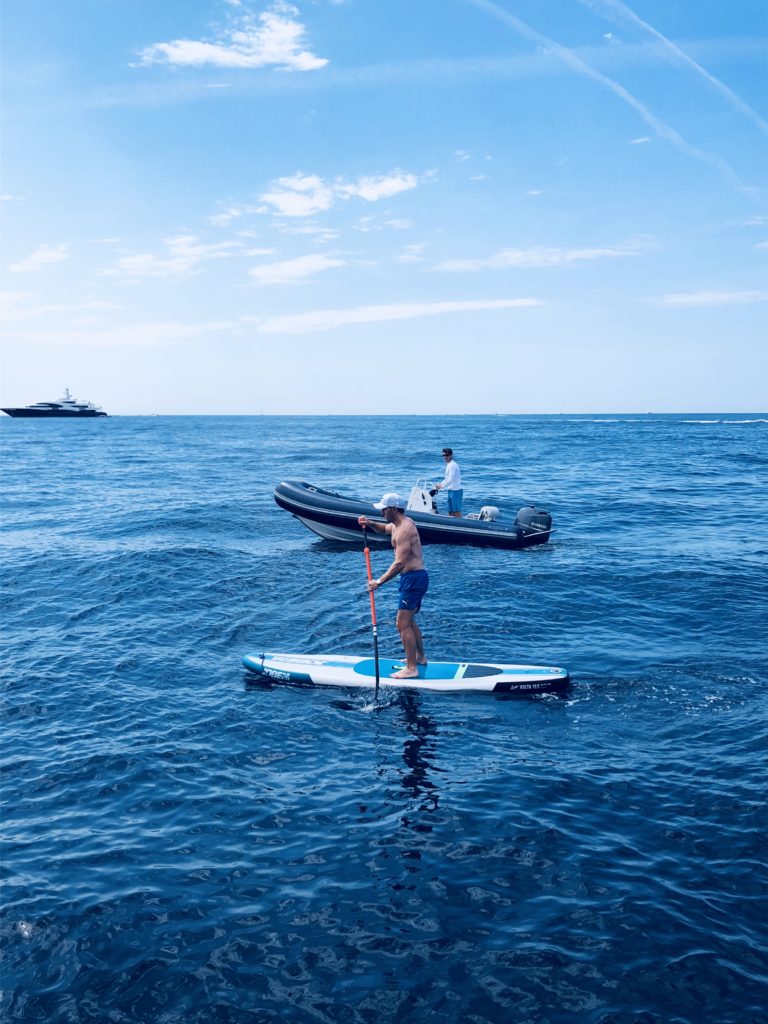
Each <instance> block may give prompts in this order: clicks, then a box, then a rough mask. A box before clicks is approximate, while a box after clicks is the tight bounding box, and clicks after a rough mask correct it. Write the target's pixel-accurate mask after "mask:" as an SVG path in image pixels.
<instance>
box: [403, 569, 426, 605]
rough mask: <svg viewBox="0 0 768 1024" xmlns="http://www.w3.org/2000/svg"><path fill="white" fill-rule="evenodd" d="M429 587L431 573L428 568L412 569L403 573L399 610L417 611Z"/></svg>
mask: <svg viewBox="0 0 768 1024" xmlns="http://www.w3.org/2000/svg"><path fill="white" fill-rule="evenodd" d="M428 589H429V575H428V573H427V570H426V569H411V571H410V572H404V573H401V574H400V601H399V603H398V606H397V607H398V610H401V611H404V612H417V611H418V610H419V609H420V608H421V599H422V598H423V597H424V595H425V594H426V592H427V590H428Z"/></svg>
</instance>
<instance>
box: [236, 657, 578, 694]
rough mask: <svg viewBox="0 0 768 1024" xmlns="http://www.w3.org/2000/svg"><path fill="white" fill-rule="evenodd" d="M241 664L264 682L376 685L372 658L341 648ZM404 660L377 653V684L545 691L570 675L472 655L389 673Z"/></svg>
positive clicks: (562, 684) (560, 670)
mask: <svg viewBox="0 0 768 1024" xmlns="http://www.w3.org/2000/svg"><path fill="white" fill-rule="evenodd" d="M243 664H244V665H245V667H246V668H247V669H249V670H250V671H251V672H253V673H254V674H255V675H257V676H260V677H261V678H262V679H263V680H264V681H265V682H272V683H287V684H290V685H294V686H375V685H376V665H375V662H374V659H373V658H356V657H352V656H350V655H345V654H327V655H326V654H269V653H265V654H246V656H245V657H244V658H243ZM404 667H405V666H404V662H402V661H393V660H392V659H391V658H379V685H380V686H381V687H382V688H384V689H402V688H404V687H407V688H409V689H417V690H439V691H442V692H459V693H461V692H469V691H476V692H477V691H480V692H484V693H546V692H552V691H556V690H563V689H565V688H566V687H567V686H568V684H569V682H570V680H569V677H568V672H567V670H566V669H564V668H551V667H549V666H546V665H501V664H497V663H484V664H476V663H475V662H471V661H431V662H430V663H429V664H428V665H425V666H420V667H419V676H418V679H393V678H392V674H393V673H394V672H399V671H400V670H401V669H402V668H404Z"/></svg>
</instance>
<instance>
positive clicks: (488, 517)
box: [275, 480, 552, 548]
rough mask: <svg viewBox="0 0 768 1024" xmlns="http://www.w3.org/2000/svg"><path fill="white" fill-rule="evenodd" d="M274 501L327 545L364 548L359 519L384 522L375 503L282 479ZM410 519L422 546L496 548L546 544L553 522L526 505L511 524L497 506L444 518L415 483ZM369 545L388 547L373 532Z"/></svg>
mask: <svg viewBox="0 0 768 1024" xmlns="http://www.w3.org/2000/svg"><path fill="white" fill-rule="evenodd" d="M275 501H276V502H277V504H278V505H279V506H280V508H283V509H285V510H286V512H290V513H291V514H292V515H294V516H295V517H296V518H297V519H298V520H299V521H300V522H302V523H303V524H304V525H305V526H306V527H307V529H309V530H312V532H313V533H316V534H317V535H318V537H322V538H323V539H324V540H334V541H341V542H353V543H358V544H359V543H360V542H361V540H362V529H361V527H360V525H359V523H358V521H357V519H358V516H362V515H364V516H367V517H368V518H369V519H371V520H372V521H374V522H377V523H383V522H384V521H385V520H384V517H383V515H382V513H381V512H380V511H379V510H378V509H376V508H374V506H373V503H372V502H369V501H362V500H361V499H360V498H346V497H344V496H343V495H341V494H336V493H335V492H334V491H324V490H322V488H320V487H313V486H312V485H311V484H307V483H303V482H301V481H298V480H284V481H283V482H282V483H281V484H278V486H277V487H276V488H275ZM406 515H408V516H410V518H411V519H413V521H414V523H416V526H417V527H418V530H419V536H420V537H421V541H422V543H423V544H473V545H476V546H479V547H492V548H528V547H533V546H534V545H535V544H546V542H547V541H548V540H549V538H550V535H551V533H552V517H551V516H550V514H549V512H546V511H545V510H544V509H540V508H536V507H535V506H533V505H527V506H525V507H524V508H521V509H520V510H519V512H518V513H517V515H516V516H515V519H514V521H513V522H510V523H505V522H500V521H499V516H500V512H499V509H498V508H496V507H495V506H494V505H485V506H483V508H481V509H480V511H479V512H478V513H474V514H472V515H468V516H462V517H461V518H460V519H459V518H456V517H453V516H444V515H440V514H439V513H438V511H437V506H436V504H435V501H434V494H432V493H430V485H429V484H427V483H426V482H417V483H416V485H415V486H414V487H413V488H412V489H411V494H410V497H409V499H408V507H407V509H406ZM368 540H369V542H370V543H379V544H389V543H390V540H389V537H388V536H387V535H386V534H380V533H377V532H376V531H375V530H372V531H370V532H369V533H368Z"/></svg>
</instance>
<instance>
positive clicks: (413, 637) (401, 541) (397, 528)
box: [357, 493, 429, 679]
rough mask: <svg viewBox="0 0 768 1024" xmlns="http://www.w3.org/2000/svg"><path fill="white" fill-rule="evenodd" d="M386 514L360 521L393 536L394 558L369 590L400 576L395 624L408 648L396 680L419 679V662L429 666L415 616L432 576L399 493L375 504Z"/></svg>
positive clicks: (404, 645)
mask: <svg viewBox="0 0 768 1024" xmlns="http://www.w3.org/2000/svg"><path fill="white" fill-rule="evenodd" d="M374 508H380V509H381V510H382V512H383V513H384V519H385V520H386V522H385V523H384V525H382V524H381V523H374V522H371V520H370V519H369V518H368V517H367V516H360V517H359V518H358V520H357V521H358V523H359V524H360V525H361V526H363V527H369V526H370V527H371V528H372V529H373V530H375V531H376V532H377V533H388V534H389V535H390V536H391V537H392V547H393V548H394V549H395V560H394V561H393V562H392V565H390V567H389V568H388V569H387V571H386V572H385V573H383V574H382V575H381V576H380V577H379V578H378V579H377V580H370V581H369V583H368V589H369V590H378V589H379V587H381V586H383V585H384V584H385V583H386V582H387V581H388V580H391V579H394V578H395V576H397V575H399V576H400V601H399V603H398V606H397V619H396V620H395V621H396V625H397V629H398V632H399V633H400V639H401V640H402V643H403V647H404V648H405V668H404V669H401V670H400V671H399V672H393V673H392V678H393V679H416V678H417V676H418V674H419V665H426V664H427V658H426V655H425V654H424V641H423V639H422V636H421V630H420V629H419V626H418V623H417V622H416V620H415V618H414V616H415V615H416V612H418V611H419V609H420V608H421V601H422V598H423V597H424V595H425V594H426V592H427V588H428V587H429V576H428V575H427V570H426V569H425V568H424V556H423V555H422V552H421V540H420V539H419V531H418V530H417V529H416V525H415V523H414V522H413V520H412V519H409V518H408V517H407V516H406V515H405V502H404V501H403V499H402V498H401V497H400V495H399V494H394V493H389V494H385V495H384V497H383V498H382V499H381V501H379V502H376V503H375V504H374Z"/></svg>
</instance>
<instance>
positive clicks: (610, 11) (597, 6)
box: [579, 0, 768, 135]
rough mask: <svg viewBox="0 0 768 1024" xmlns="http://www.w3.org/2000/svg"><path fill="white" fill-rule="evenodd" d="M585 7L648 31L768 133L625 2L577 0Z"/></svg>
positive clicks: (737, 100)
mask: <svg viewBox="0 0 768 1024" xmlns="http://www.w3.org/2000/svg"><path fill="white" fill-rule="evenodd" d="M579 2H580V3H581V4H583V5H584V6H585V7H589V8H591V9H592V10H593V11H597V12H598V13H600V14H602V15H603V16H604V17H606V18H609V19H610V20H611V21H613V22H614V23H617V22H622V21H623V22H630V23H631V24H633V25H638V26H640V28H642V29H643V30H644V31H646V32H648V33H650V35H652V36H653V38H654V39H656V40H657V41H658V42H660V43H661V44H662V46H663V47H664V49H665V50H666V51H667V52H668V53H669V54H671V55H672V57H673V59H674V60H675V61H676V62H677V63H682V64H683V65H685V66H686V67H689V68H691V69H693V70H694V71H695V72H696V73H697V74H698V75H700V76H701V77H702V78H704V79H706V81H707V82H708V83H709V84H710V85H711V86H713V87H714V88H715V89H716V90H717V91H718V92H719V93H720V94H721V95H722V96H725V98H726V99H727V100H728V102H729V103H730V104H731V105H732V106H733V107H735V109H736V110H738V111H740V112H741V113H742V114H746V116H747V117H748V118H749V119H750V120H751V121H752V122H754V124H756V125H757V127H758V128H759V129H760V130H761V131H762V132H765V133H766V134H767V135H768V122H766V121H764V120H763V118H762V117H760V115H759V114H757V113H756V112H755V111H754V110H753V109H752V108H751V107H750V106H749V105H748V104H747V103H745V102H744V100H743V99H742V98H741V97H740V96H738V95H737V94H736V93H735V92H734V91H733V90H732V89H729V88H728V86H727V85H725V84H724V83H723V82H721V81H720V79H719V78H715V76H714V75H711V74H710V73H709V71H707V70H706V68H703V67H702V66H701V64H698V63H697V62H696V61H695V60H694V59H693V58H692V57H689V55H688V54H687V53H685V51H684V50H681V49H680V47H679V46H677V44H676V43H673V42H672V40H671V39H667V37H666V36H664V35H662V33H661V32H659V31H658V30H657V29H655V28H654V27H653V25H649V24H648V22H647V21H643V19H642V18H640V17H638V15H637V14H635V12H634V11H633V10H631V9H630V8H629V7H627V5H626V4H624V3H622V2H621V0H579Z"/></svg>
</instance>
